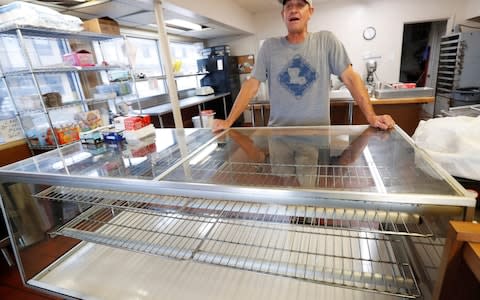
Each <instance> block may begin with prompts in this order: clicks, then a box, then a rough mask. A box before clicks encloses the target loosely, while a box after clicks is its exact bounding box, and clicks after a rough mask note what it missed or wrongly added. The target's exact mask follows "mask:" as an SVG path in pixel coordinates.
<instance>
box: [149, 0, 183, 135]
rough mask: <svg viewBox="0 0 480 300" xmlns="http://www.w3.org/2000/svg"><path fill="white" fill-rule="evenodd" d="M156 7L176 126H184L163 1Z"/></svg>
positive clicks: (159, 37) (156, 3)
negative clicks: (164, 17) (164, 18)
mask: <svg viewBox="0 0 480 300" xmlns="http://www.w3.org/2000/svg"><path fill="white" fill-rule="evenodd" d="M154 8H155V18H156V20H157V28H158V39H159V41H160V57H161V58H162V61H163V65H164V67H165V75H167V86H168V95H169V96H170V103H171V105H172V113H173V121H174V122H175V127H176V128H183V120H182V114H181V112H180V105H179V103H178V94H177V85H176V84H175V78H174V77H173V71H172V70H173V69H172V58H171V56H170V47H169V46H168V38H167V32H166V30H165V23H164V22H163V10H162V1H160V0H155V2H154Z"/></svg>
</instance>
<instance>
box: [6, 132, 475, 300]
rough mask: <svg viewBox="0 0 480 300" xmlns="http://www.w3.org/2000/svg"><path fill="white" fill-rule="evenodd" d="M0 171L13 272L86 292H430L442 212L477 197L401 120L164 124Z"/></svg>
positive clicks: (462, 210)
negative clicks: (382, 126) (373, 124)
mask: <svg viewBox="0 0 480 300" xmlns="http://www.w3.org/2000/svg"><path fill="white" fill-rule="evenodd" d="M0 181H1V182H2V186H3V192H2V200H3V202H2V208H3V211H4V214H5V217H6V218H7V220H8V225H9V231H10V234H11V236H12V237H13V240H14V249H15V254H16V258H17V262H18V264H19V266H20V271H21V274H22V278H23V279H24V280H25V282H26V283H27V284H28V285H30V286H34V287H37V288H42V289H46V290H48V291H51V292H55V293H60V294H63V295H67V296H70V297H79V298H95V299H122V298H124V299H131V298H137V299H151V298H162V299H163V298H166V299H168V298H172V299H179V298H186V297H191V296H192V295H195V297H196V298H198V299H220V298H228V299H236V298H238V299H240V298H245V297H248V298H253V297H255V298H259V297H260V298H265V299H274V298H276V299H278V298H282V297H283V298H286V297H287V296H288V298H292V297H293V298H297V299H301V298H311V297H312V295H314V296H315V295H319V294H322V295H325V296H326V297H327V296H328V295H329V296H332V295H333V296H335V297H341V298H345V299H362V298H365V299H367V298H373V299H389V298H391V297H405V298H417V297H423V298H427V299H428V298H429V291H430V290H431V288H432V284H433V283H434V282H435V278H436V268H437V267H438V264H439V261H440V255H441V251H442V250H441V249H442V248H443V243H444V239H443V236H442V234H443V233H444V231H443V226H444V225H443V224H444V220H448V219H450V218H454V219H466V218H469V215H470V214H471V211H472V209H473V208H474V207H475V199H473V198H471V195H469V194H467V193H466V191H465V190H464V189H463V188H462V187H461V186H460V185H459V184H458V183H457V182H456V181H455V180H454V179H453V178H452V177H450V176H449V175H448V174H447V173H446V172H444V171H443V170H442V169H440V168H439V167H438V166H437V165H435V164H434V163H433V162H432V161H431V160H430V159H429V157H428V156H426V154H425V153H424V152H423V151H421V150H419V149H417V148H416V147H415V145H414V144H413V143H412V142H411V140H410V138H409V137H408V136H407V135H406V134H405V133H403V132H402V131H401V130H400V129H399V128H395V129H394V130H392V131H389V132H384V131H378V130H376V129H373V128H369V127H366V126H332V127H297V128H242V129H240V128H239V129H230V130H228V131H226V132H223V133H221V134H219V135H217V136H215V135H213V134H212V133H211V131H209V130H206V129H198V130H197V129H191V130H174V129H172V130H170V129H162V130H158V131H157V132H156V137H155V139H154V138H152V139H150V140H146V141H144V142H143V143H141V144H137V145H103V146H100V147H98V148H90V147H87V146H85V145H82V144H73V145H70V146H67V147H64V148H61V149H57V150H54V151H51V152H48V153H45V154H42V155H39V156H36V157H33V158H30V159H28V160H25V161H22V162H19V163H16V164H13V165H10V166H7V167H5V168H2V169H0ZM65 241H67V242H68V243H71V245H76V246H75V247H73V248H72V249H71V250H70V248H71V247H63V248H62V247H60V246H59V243H60V242H65ZM46 246H52V247H53V248H54V249H55V250H54V251H53V250H52V251H51V252H45V251H42V249H44V248H43V247H46ZM59 249H63V250H59ZM45 253H50V254H49V255H44V254H45ZM53 253H56V255H52V254H53ZM34 261H35V262H36V263H33V262H34ZM39 261H42V263H38V262H39ZM105 270H108V272H107V273H106V272H105ZM165 270H168V272H167V273H165ZM219 274H221V276H220V275H219ZM213 279H215V280H213ZM212 280H213V281H212ZM215 284H216V286H215ZM212 285H214V286H212ZM280 286H281V287H282V288H283V289H284V290H285V292H284V293H282V294H281V295H279V294H278V293H277V290H278V289H279V287H280ZM238 288H241V292H239V290H238ZM159 295H161V296H159ZM315 297H316V296H315Z"/></svg>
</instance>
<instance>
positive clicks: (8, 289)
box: [0, 252, 59, 300]
mask: <svg viewBox="0 0 480 300" xmlns="http://www.w3.org/2000/svg"><path fill="white" fill-rule="evenodd" d="M10 253H11V252H10ZM0 299H2V300H52V299H59V298H55V297H52V296H49V295H47V294H43V293H39V292H37V291H35V290H33V289H31V288H27V287H25V286H24V285H23V283H22V280H21V278H20V274H19V273H18V269H17V267H16V266H13V267H9V266H8V264H7V262H6V261H5V259H4V258H3V255H1V254H0Z"/></svg>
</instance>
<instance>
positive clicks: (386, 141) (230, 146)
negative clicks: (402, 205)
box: [165, 126, 457, 195]
mask: <svg viewBox="0 0 480 300" xmlns="http://www.w3.org/2000/svg"><path fill="white" fill-rule="evenodd" d="M206 149H208V155H203V154H202V152H200V153H198V154H197V155H195V156H193V157H192V158H191V159H190V167H191V168H190V170H189V174H185V171H184V169H182V168H177V169H176V170H174V171H172V172H171V173H169V174H168V175H167V176H166V177H165V179H166V180H172V181H183V182H195V183H209V184H222V185H223V184H226V185H234V186H252V187H274V188H277V187H280V188H300V189H327V190H338V191H360V192H372V193H380V194H385V193H419V194H429V193H434V194H438V193H439V194H447V195H457V192H456V191H455V190H454V189H453V188H452V187H451V186H450V185H449V184H447V183H446V182H445V179H444V178H443V177H442V176H441V175H439V174H438V173H437V172H436V171H435V170H434V169H433V168H431V167H430V164H429V163H427V162H425V160H424V159H423V157H422V156H419V155H416V153H415V151H414V148H413V147H412V145H410V144H409V143H408V142H407V141H406V140H405V138H403V137H402V136H401V135H400V134H399V133H398V132H396V131H391V132H385V131H379V130H377V129H374V128H370V127H365V126H358V127H339V128H335V127H326V128H322V129H318V128H316V129H310V128H308V129H307V128H301V129H298V128H297V129H296V128H269V129H267V128H266V129H264V130H251V129H231V130H229V131H228V132H227V134H226V136H225V138H224V139H223V140H221V141H218V142H214V143H212V144H211V145H210V147H207V148H206ZM205 151H206V150H205Z"/></svg>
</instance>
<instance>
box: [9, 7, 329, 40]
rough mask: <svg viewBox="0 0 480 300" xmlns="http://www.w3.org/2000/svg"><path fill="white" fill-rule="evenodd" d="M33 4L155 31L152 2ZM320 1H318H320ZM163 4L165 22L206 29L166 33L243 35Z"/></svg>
mask: <svg viewBox="0 0 480 300" xmlns="http://www.w3.org/2000/svg"><path fill="white" fill-rule="evenodd" d="M13 1H14V0H0V5H5V4H8V3H10V2H13ZM23 1H24V2H30V3H34V4H40V5H44V6H48V7H50V8H53V9H55V10H57V11H59V12H61V13H64V14H69V15H73V16H76V17H79V18H81V19H83V20H87V19H92V18H97V17H104V16H108V17H111V18H113V19H115V20H116V21H117V22H119V23H120V25H122V26H126V27H130V28H134V29H142V30H150V31H156V29H155V27H152V26H151V25H149V24H155V23H156V20H155V14H154V11H153V1H152V0H135V1H132V0H95V1H92V4H93V3H95V4H94V5H90V4H82V3H81V2H83V1H82V0H68V1H56V0H23ZM221 1H235V2H236V3H237V5H239V6H240V7H242V8H244V9H246V10H248V11H251V12H252V13H253V12H256V11H260V10H263V11H266V10H269V9H275V8H277V9H278V7H279V6H278V5H279V4H278V3H277V0H262V1H254V0H221ZM320 1H321V0H320ZM162 2H163V3H164V5H163V7H164V19H165V20H168V19H173V18H181V19H184V20H187V21H191V22H195V23H197V24H201V25H202V26H204V27H207V28H206V29H204V30H201V31H181V30H177V29H169V28H167V32H168V33H170V34H175V35H179V36H184V37H191V38H195V39H201V40H208V39H213V38H219V37H224V36H232V35H242V34H246V33H245V32H243V31H241V30H238V29H236V28H233V27H230V26H228V25H226V24H222V23H219V22H216V21H215V20H212V19H208V18H205V17H203V16H200V15H197V14H195V13H194V12H191V11H187V10H185V9H181V8H178V7H175V6H173V5H169V3H168V1H162Z"/></svg>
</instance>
